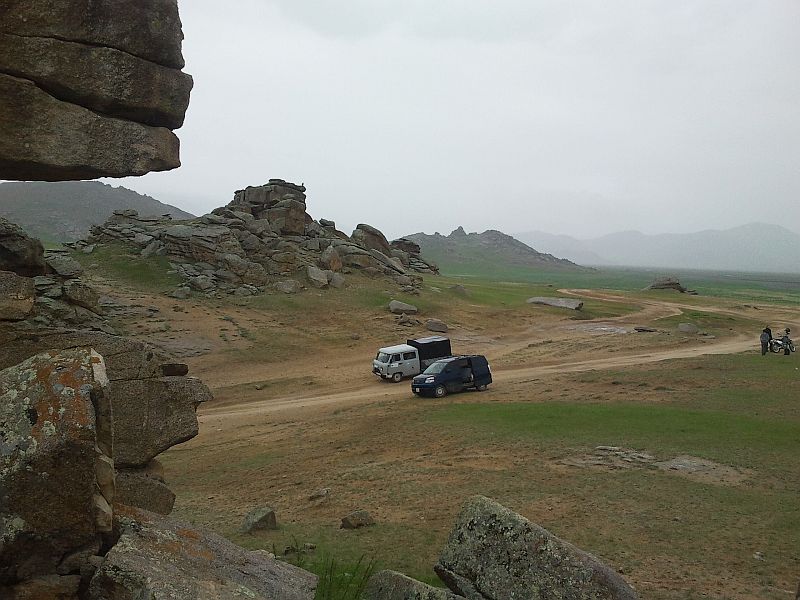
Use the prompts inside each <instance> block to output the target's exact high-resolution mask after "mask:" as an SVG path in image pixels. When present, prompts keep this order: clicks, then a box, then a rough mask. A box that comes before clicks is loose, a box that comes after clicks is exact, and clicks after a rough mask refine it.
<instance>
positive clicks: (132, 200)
mask: <svg viewBox="0 0 800 600" xmlns="http://www.w3.org/2000/svg"><path fill="white" fill-rule="evenodd" d="M125 208H133V209H136V210H138V211H139V214H140V215H164V214H169V215H172V217H173V218H174V219H191V218H192V217H193V216H194V215H191V214H189V213H187V212H185V211H183V210H181V209H179V208H176V207H175V206H171V205H169V204H163V203H161V202H159V201H158V200H156V199H155V198H151V197H150V196H143V195H142V194H138V193H136V192H134V191H132V190H129V189H127V188H124V187H112V186H110V185H106V184H104V183H100V182H99V181H64V182H58V183H39V182H8V183H0V216H3V217H5V218H6V219H9V220H10V221H13V222H14V223H17V224H18V225H19V226H20V227H22V228H23V229H25V230H26V231H27V232H28V233H30V234H31V235H34V236H36V237H38V238H41V239H42V240H45V241H49V242H70V241H75V240H77V239H80V238H82V237H84V236H85V235H86V234H88V233H89V228H90V227H91V226H92V225H99V224H100V223H103V222H105V220H106V219H107V218H108V217H109V216H111V213H112V212H114V211H115V210H119V209H125Z"/></svg>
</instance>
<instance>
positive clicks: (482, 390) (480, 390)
mask: <svg viewBox="0 0 800 600" xmlns="http://www.w3.org/2000/svg"><path fill="white" fill-rule="evenodd" d="M475 389H476V390H478V391H479V392H485V391H486V384H485V383H483V384H481V385H479V386H478V387H476V388H475Z"/></svg>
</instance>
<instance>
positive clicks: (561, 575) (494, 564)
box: [435, 496, 638, 600]
mask: <svg viewBox="0 0 800 600" xmlns="http://www.w3.org/2000/svg"><path fill="white" fill-rule="evenodd" d="M435 570H436V573H437V574H438V575H439V577H441V579H442V581H444V582H445V583H446V584H447V586H448V587H449V588H450V589H451V590H453V591H454V592H456V593H458V594H461V595H463V596H464V597H466V598H469V599H470V600H483V599H487V598H529V599H531V600H537V599H540V598H541V599H544V598H572V599H574V600H637V598H638V597H637V595H636V593H635V592H634V591H633V589H632V588H631V587H630V586H629V585H628V584H627V583H626V582H625V580H624V579H622V577H620V576H619V575H618V574H617V573H616V572H614V571H613V570H612V569H610V568H609V567H607V566H606V565H605V564H603V563H602V562H601V561H600V560H599V559H597V558H596V557H594V556H592V555H591V554H588V553H586V552H583V551H582V550H579V549H578V548H576V547H574V546H573V545H571V544H569V543H567V542H565V541H563V540H560V539H559V538H557V537H556V536H554V535H553V534H552V533H550V532H549V531H547V530H546V529H543V528H542V527H539V526H538V525H536V524H534V523H531V522H530V521H528V520H527V519H525V518H524V517H521V516H520V515H518V514H516V513H514V512H512V511H510V510H509V509H507V508H505V507H504V506H501V505H500V504H498V503H496V502H494V501H492V500H490V499H488V498H484V497H482V496H475V497H473V498H471V499H470V500H469V501H467V503H466V505H465V506H464V508H463V509H462V511H461V514H460V515H459V517H458V519H457V521H456V525H455V527H454V528H453V531H452V532H451V533H450V538H449V539H448V542H447V544H446V545H445V548H444V550H443V551H442V554H441V556H440V557H439V563H438V564H437V565H436V567H435Z"/></svg>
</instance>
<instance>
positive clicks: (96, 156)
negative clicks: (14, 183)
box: [0, 0, 192, 181]
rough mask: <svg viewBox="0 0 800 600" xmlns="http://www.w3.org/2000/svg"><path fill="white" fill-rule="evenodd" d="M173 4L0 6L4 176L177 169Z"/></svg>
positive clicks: (185, 81)
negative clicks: (173, 131) (174, 130)
mask: <svg viewBox="0 0 800 600" xmlns="http://www.w3.org/2000/svg"><path fill="white" fill-rule="evenodd" d="M182 40H183V33H182V30H181V22H180V18H179V17H178V7H177V1H176V0H140V1H137V2H123V1H121V0H24V1H23V0H6V1H5V2H4V3H3V4H2V6H0V179H17V180H45V181H57V180H67V179H92V178H96V177H126V176H131V175H143V174H145V173H148V172H150V171H165V170H169V169H174V168H176V167H178V166H180V158H179V154H180V144H179V142H178V138H177V137H176V136H175V135H174V134H173V133H172V131H171V130H173V129H177V128H179V127H181V125H183V119H184V115H185V113H186V108H187V107H188V104H189V94H190V92H191V89H192V78H191V77H190V76H189V75H187V74H185V73H183V72H182V71H181V69H182V68H183V65H184V61H183V56H182V54H181V43H182Z"/></svg>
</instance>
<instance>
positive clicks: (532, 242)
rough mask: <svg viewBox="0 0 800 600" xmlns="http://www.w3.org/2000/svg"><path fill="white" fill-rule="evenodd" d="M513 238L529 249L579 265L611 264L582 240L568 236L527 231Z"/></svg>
mask: <svg viewBox="0 0 800 600" xmlns="http://www.w3.org/2000/svg"><path fill="white" fill-rule="evenodd" d="M515 237H516V238H517V239H518V240H520V241H521V242H524V243H526V244H528V245H529V246H530V247H531V248H538V249H539V251H540V252H548V253H550V254H554V255H555V256H563V257H564V258H566V259H567V260H571V261H572V262H576V263H578V264H580V265H609V264H612V263H611V261H609V260H608V259H606V258H603V257H602V256H600V255H599V254H597V252H594V251H593V250H592V249H591V248H589V247H588V244H587V243H586V242H584V241H583V240H578V239H576V238H574V237H571V236H568V235H557V234H553V233H546V232H544V231H528V232H526V233H517V234H515Z"/></svg>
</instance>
